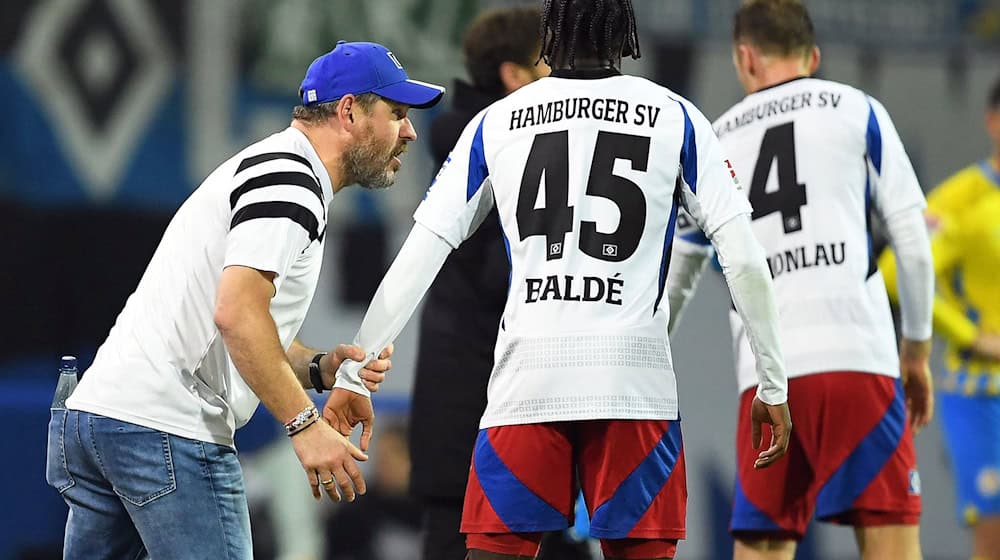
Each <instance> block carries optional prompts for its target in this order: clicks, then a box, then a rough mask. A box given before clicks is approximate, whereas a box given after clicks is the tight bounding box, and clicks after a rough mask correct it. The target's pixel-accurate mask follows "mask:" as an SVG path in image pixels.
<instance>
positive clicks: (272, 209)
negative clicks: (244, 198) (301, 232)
mask: <svg viewBox="0 0 1000 560" xmlns="http://www.w3.org/2000/svg"><path fill="white" fill-rule="evenodd" d="M256 218H288V219H290V220H292V221H293V222H295V223H297V224H299V225H300V226H302V228H303V229H305V230H306V231H307V232H309V241H310V242H313V241H315V240H316V239H318V238H319V220H317V219H316V215H315V214H313V213H312V211H311V210H309V209H308V208H306V207H305V206H301V205H299V204H295V203H294V202H257V203H254V204H247V205H246V206H244V207H243V208H240V209H239V211H237V212H236V213H235V214H233V221H232V223H230V224H229V229H230V230H232V229H233V228H234V227H236V226H238V225H240V224H242V223H243V222H246V221H248V220H253V219H256Z"/></svg>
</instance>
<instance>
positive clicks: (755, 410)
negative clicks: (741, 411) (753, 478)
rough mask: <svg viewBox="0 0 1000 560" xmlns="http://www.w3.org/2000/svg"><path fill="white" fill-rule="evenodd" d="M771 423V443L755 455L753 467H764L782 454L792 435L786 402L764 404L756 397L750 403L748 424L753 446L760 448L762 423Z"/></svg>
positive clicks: (785, 450)
mask: <svg viewBox="0 0 1000 560" xmlns="http://www.w3.org/2000/svg"><path fill="white" fill-rule="evenodd" d="M763 424H770V425H771V445H770V446H768V448H767V449H765V450H764V451H761V452H760V454H759V455H757V460H755V461H754V462H753V468H755V469H764V468H767V467H769V466H771V465H772V464H773V463H774V462H775V461H777V460H778V459H780V458H781V457H782V456H784V454H785V452H787V451H788V442H789V441H790V440H791V436H792V416H791V414H790V413H789V412H788V403H782V404H775V405H770V404H764V402H763V401H761V400H760V399H758V398H757V397H754V398H753V404H751V405H750V425H751V426H752V430H753V432H752V436H753V439H752V441H753V448H754V449H760V444H761V439H762V435H763V430H762V425H763Z"/></svg>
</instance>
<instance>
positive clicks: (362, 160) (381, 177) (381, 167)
mask: <svg viewBox="0 0 1000 560" xmlns="http://www.w3.org/2000/svg"><path fill="white" fill-rule="evenodd" d="M365 132H366V136H367V138H366V139H365V140H363V141H359V142H356V143H354V144H353V145H352V146H351V147H350V148H348V149H347V153H345V154H344V175H345V176H346V177H347V179H348V181H347V184H349V185H350V184H358V185H361V186H362V187H364V188H366V189H373V190H381V189H387V188H389V187H391V186H392V184H393V183H394V182H395V181H396V174H395V173H393V172H391V171H389V162H391V161H392V154H393V152H389V153H388V154H387V153H386V150H385V149H384V148H383V147H382V146H380V145H379V144H378V141H377V140H376V139H375V138H374V137H373V136H372V134H371V129H370V127H369V130H366V131H365ZM386 156H388V157H386Z"/></svg>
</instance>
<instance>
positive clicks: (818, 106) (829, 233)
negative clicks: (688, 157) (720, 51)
mask: <svg viewBox="0 0 1000 560" xmlns="http://www.w3.org/2000/svg"><path fill="white" fill-rule="evenodd" d="M714 127H715V131H716V133H717V134H718V135H719V139H720V141H721V142H722V144H723V145H724V146H725V149H726V152H727V153H728V154H729V157H730V159H731V160H732V163H733V166H734V167H735V169H736V172H737V175H738V177H739V179H740V182H741V183H742V184H743V186H744V192H745V193H746V194H747V196H748V197H749V199H750V203H751V204H752V205H753V208H754V211H753V230H754V233H755V234H756V236H757V239H758V241H760V243H761V245H763V246H764V249H765V251H766V252H767V257H768V264H769V265H770V267H771V273H772V275H773V277H774V287H775V293H776V295H777V300H778V313H779V316H780V334H781V343H782V348H783V349H784V355H785V362H786V367H787V372H788V377H789V378H792V377H797V376H802V375H808V374H812V373H821V372H828V371H860V372H869V373H874V374H880V375H887V376H891V377H898V376H899V360H898V356H897V353H896V339H895V332H894V329H893V323H892V316H891V314H890V311H889V301H888V298H887V296H886V292H885V285H884V284H883V280H882V275H881V274H880V273H879V271H878V268H877V267H876V264H875V260H876V258H877V255H874V254H872V247H871V221H870V217H869V216H870V212H875V213H877V214H878V215H879V216H881V217H882V218H883V219H885V218H889V217H891V216H892V215H893V214H895V213H898V212H901V211H905V210H910V209H913V208H920V207H923V206H924V205H925V202H924V196H923V193H922V191H921V189H920V185H919V183H918V181H917V178H916V175H915V174H914V172H913V167H912V166H911V164H910V160H909V158H908V157H907V155H906V151H905V150H904V148H903V144H902V142H901V141H900V138H899V134H898V133H897V132H896V128H895V127H894V126H893V124H892V120H891V119H890V118H889V115H888V113H887V112H886V110H885V108H884V107H883V106H882V105H881V104H880V103H879V102H878V101H876V100H875V99H873V98H871V97H869V96H868V95H866V94H865V93H864V92H862V91H859V90H857V89H855V88H853V87H850V86H846V85H844V84H839V83H836V82H830V81H826V80H817V79H811V78H801V79H796V80H792V81H790V82H785V83H783V84H779V85H776V86H773V87H770V88H767V89H764V90H762V91H759V92H756V93H753V94H751V95H749V96H747V97H746V99H744V100H743V101H741V102H740V103H738V104H737V105H735V106H734V107H733V108H731V109H730V110H729V111H726V113H724V114H723V115H722V116H721V117H719V119H718V120H717V121H715V123H714ZM698 237H699V236H698V235H697V233H690V234H688V235H685V236H684V239H686V240H688V241H694V242H697V241H698ZM701 239H702V240H703V238H701ZM730 319H731V323H732V328H733V336H734V339H735V344H736V361H737V371H738V373H737V376H738V380H739V386H740V391H744V390H746V389H748V388H750V387H752V386H754V385H756V384H757V377H756V376H755V374H754V359H753V355H752V354H751V352H750V346H749V344H748V343H747V340H746V336H745V329H744V328H743V322H742V321H741V320H740V318H739V316H738V315H737V314H736V313H735V312H732V313H731V314H730Z"/></svg>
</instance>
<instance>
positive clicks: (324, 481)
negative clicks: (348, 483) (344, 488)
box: [319, 478, 337, 486]
mask: <svg viewBox="0 0 1000 560" xmlns="http://www.w3.org/2000/svg"><path fill="white" fill-rule="evenodd" d="M334 482H337V481H336V480H334V479H332V478H331V479H330V480H321V481H319V483H320V484H322V485H323V486H329V485H331V484H333V483H334Z"/></svg>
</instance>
